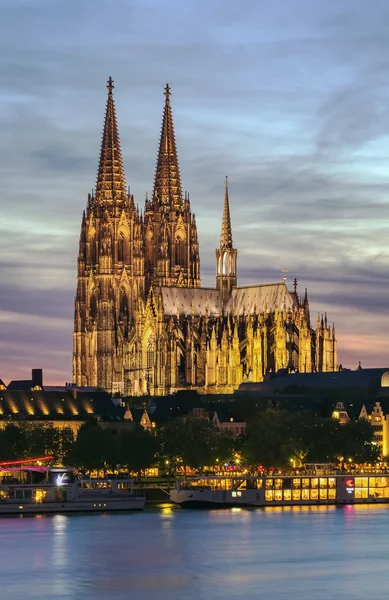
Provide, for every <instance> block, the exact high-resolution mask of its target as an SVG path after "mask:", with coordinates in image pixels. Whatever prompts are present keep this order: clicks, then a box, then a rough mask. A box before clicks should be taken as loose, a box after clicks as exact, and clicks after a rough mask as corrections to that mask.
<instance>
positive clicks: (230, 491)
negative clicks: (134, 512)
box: [170, 473, 389, 508]
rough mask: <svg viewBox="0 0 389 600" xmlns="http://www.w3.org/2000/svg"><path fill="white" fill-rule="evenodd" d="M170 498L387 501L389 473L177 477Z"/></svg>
mask: <svg viewBox="0 0 389 600" xmlns="http://www.w3.org/2000/svg"><path fill="white" fill-rule="evenodd" d="M170 500H171V501H172V502H174V503H175V504H179V505H181V506H183V507H192V508H196V507H198V508H201V507H204V508H205V507H209V508H223V507H226V508H227V507H236V506H253V507H266V506H294V505H296V506H298V505H320V504H324V505H330V504H368V503H372V504H376V503H385V502H389V476H384V475H381V474H373V473H360V474H353V475H350V474H334V473H326V474H323V473H321V474H320V475H319V474H292V475H269V476H267V475H263V476H259V477H251V476H245V475H243V476H241V477H239V476H237V477H236V476H234V477H231V476H228V475H227V476H210V477H192V478H188V479H185V480H183V479H181V480H178V481H177V483H176V487H175V488H174V489H172V490H171V491H170Z"/></svg>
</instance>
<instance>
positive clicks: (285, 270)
mask: <svg viewBox="0 0 389 600" xmlns="http://www.w3.org/2000/svg"><path fill="white" fill-rule="evenodd" d="M282 272H283V274H284V276H283V278H282V279H283V280H284V283H286V274H287V272H288V269H282Z"/></svg>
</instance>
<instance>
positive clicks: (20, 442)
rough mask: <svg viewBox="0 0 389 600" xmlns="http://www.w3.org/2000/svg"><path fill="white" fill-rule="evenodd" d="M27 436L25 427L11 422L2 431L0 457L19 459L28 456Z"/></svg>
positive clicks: (0, 433) (0, 432)
mask: <svg viewBox="0 0 389 600" xmlns="http://www.w3.org/2000/svg"><path fill="white" fill-rule="evenodd" d="M27 450H28V449H27V437H26V433H25V432H24V430H23V429H21V428H20V427H18V426H17V425H13V424H11V423H10V424H9V425H7V426H6V427H5V428H4V429H3V430H1V431H0V459H1V460H2V461H6V460H19V459H23V458H26V457H28V452H27Z"/></svg>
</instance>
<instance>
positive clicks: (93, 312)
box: [89, 293, 97, 321]
mask: <svg viewBox="0 0 389 600" xmlns="http://www.w3.org/2000/svg"><path fill="white" fill-rule="evenodd" d="M89 315H90V317H91V319H92V321H95V320H96V317H97V300H96V294H95V293H93V294H92V296H91V299H90V304H89Z"/></svg>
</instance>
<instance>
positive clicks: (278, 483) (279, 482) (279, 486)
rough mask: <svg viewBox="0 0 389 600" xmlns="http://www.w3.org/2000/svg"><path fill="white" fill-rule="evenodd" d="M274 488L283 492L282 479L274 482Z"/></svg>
mask: <svg viewBox="0 0 389 600" xmlns="http://www.w3.org/2000/svg"><path fill="white" fill-rule="evenodd" d="M274 487H275V488H276V490H281V489H282V479H276V480H275V481H274Z"/></svg>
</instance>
